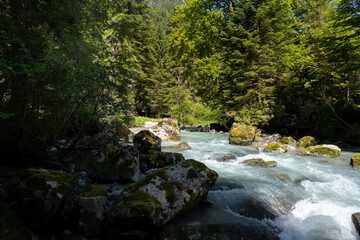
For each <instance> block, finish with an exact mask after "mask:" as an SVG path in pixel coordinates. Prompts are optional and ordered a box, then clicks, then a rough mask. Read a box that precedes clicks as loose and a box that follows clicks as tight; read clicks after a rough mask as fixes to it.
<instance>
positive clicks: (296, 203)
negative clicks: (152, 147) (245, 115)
mask: <svg viewBox="0 0 360 240" xmlns="http://www.w3.org/2000/svg"><path fill="white" fill-rule="evenodd" d="M181 141H186V142H188V143H189V145H190V146H191V148H192V149H191V150H187V151H184V152H182V154H183V155H184V157H185V158H186V159H195V160H198V161H201V162H203V163H204V164H206V165H207V166H208V167H209V168H211V169H213V170H215V171H216V172H217V173H218V174H219V178H218V180H217V183H216V186H215V187H214V188H213V189H212V190H211V191H210V192H209V194H208V197H207V201H208V202H209V203H211V204H208V205H207V206H206V207H199V208H197V209H195V210H194V211H193V212H191V213H189V214H187V215H185V216H183V217H181V218H180V219H178V220H177V221H176V223H182V224H223V223H229V222H237V221H242V222H247V223H248V224H252V225H254V226H259V228H266V229H267V231H272V232H274V233H275V234H276V235H277V236H279V238H280V239H296V240H297V239H299V240H300V239H304V240H305V239H314V240H315V239H316V240H318V239H359V238H358V237H357V233H356V230H355V227H354V225H353V223H352V221H351V214H353V213H355V212H360V171H359V170H355V169H352V167H351V166H350V165H349V161H350V157H351V156H352V155H353V154H355V153H352V152H342V153H341V156H340V157H338V158H320V157H309V156H299V155H297V154H296V152H292V153H291V152H290V153H282V154H280V153H279V154H275V153H263V152H262V151H260V150H258V149H257V148H255V147H251V146H250V147H243V146H235V145H230V144H229V143H228V136H227V135H221V134H210V133H191V132H182V138H181ZM174 144H176V143H175V142H166V143H163V145H174ZM226 154H232V155H235V156H236V159H234V160H231V161H228V162H219V161H217V160H216V159H217V158H220V157H222V156H224V155H226ZM251 158H262V159H264V160H265V161H276V162H277V163H278V165H277V166H276V167H274V168H258V167H251V166H247V165H245V164H243V163H242V162H243V161H244V160H246V159H251ZM255 230H256V229H255Z"/></svg>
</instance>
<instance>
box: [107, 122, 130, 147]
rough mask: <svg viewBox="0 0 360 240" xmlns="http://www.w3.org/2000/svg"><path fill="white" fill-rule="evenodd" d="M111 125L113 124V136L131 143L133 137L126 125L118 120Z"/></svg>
mask: <svg viewBox="0 0 360 240" xmlns="http://www.w3.org/2000/svg"><path fill="white" fill-rule="evenodd" d="M111 124H112V129H111V132H112V134H113V135H115V136H116V137H118V138H119V139H120V140H123V141H125V142H129V140H130V137H131V136H132V135H133V133H132V132H131V131H130V129H129V128H128V127H126V126H125V125H123V124H121V123H120V122H119V121H117V120H114V121H112V122H111Z"/></svg>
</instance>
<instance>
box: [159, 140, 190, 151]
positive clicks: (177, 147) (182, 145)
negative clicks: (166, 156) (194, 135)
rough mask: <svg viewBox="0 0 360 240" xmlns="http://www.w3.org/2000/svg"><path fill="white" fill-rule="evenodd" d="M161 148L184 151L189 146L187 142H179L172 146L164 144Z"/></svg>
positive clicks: (188, 148)
mask: <svg viewBox="0 0 360 240" xmlns="http://www.w3.org/2000/svg"><path fill="white" fill-rule="evenodd" d="M162 148H163V149H167V150H172V151H176V152H180V151H185V150H190V149H191V147H190V146H189V143H188V142H181V143H179V144H178V145H174V146H165V147H162Z"/></svg>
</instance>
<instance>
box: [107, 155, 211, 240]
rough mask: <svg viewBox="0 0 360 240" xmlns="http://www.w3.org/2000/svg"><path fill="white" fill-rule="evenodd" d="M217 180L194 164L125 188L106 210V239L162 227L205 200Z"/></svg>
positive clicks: (181, 165)
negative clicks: (125, 232)
mask: <svg viewBox="0 0 360 240" xmlns="http://www.w3.org/2000/svg"><path fill="white" fill-rule="evenodd" d="M217 177H218V175H217V173H216V172H215V171H213V170H210V169H209V168H207V167H206V166H205V165H204V164H203V163H200V162H197V161H195V160H185V161H182V162H180V163H177V164H176V165H172V166H169V167H166V168H162V169H159V170H157V171H154V172H152V173H151V174H149V175H148V176H146V177H144V178H143V179H141V180H139V181H138V182H136V183H134V184H132V185H130V186H128V187H127V188H125V189H124V190H123V192H122V193H121V195H120V196H119V197H118V198H117V199H116V201H115V202H114V204H113V205H112V207H111V208H110V209H109V212H108V214H107V222H108V233H109V236H108V237H110V238H116V237H118V236H119V235H118V234H119V233H121V232H124V231H132V230H145V231H151V230H154V228H156V227H161V226H163V225H165V224H166V223H168V222H169V221H170V220H172V219H174V218H175V217H177V216H179V215H180V214H182V213H185V212H187V211H188V210H190V209H191V208H192V207H193V206H194V205H196V204H197V203H198V202H199V201H200V200H201V199H203V198H205V197H206V195H207V193H208V191H209V190H210V189H211V188H212V187H213V186H214V185H215V182H216V179H217Z"/></svg>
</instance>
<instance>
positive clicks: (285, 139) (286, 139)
mask: <svg viewBox="0 0 360 240" xmlns="http://www.w3.org/2000/svg"><path fill="white" fill-rule="evenodd" d="M280 142H281V143H282V144H286V145H291V146H294V147H296V140H295V139H294V138H292V137H290V136H289V137H283V138H282V139H281V140H280Z"/></svg>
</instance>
